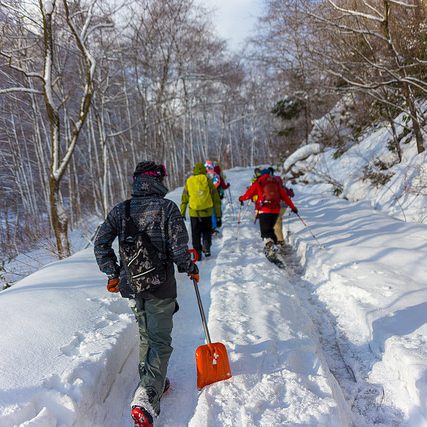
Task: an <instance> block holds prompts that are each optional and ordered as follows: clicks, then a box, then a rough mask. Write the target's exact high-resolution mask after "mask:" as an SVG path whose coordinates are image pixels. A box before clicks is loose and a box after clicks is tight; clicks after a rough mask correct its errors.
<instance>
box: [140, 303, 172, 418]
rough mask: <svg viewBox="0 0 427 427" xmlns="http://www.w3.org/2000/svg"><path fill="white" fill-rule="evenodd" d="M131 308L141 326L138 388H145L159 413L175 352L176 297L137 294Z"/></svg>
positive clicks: (152, 404)
mask: <svg viewBox="0 0 427 427" xmlns="http://www.w3.org/2000/svg"><path fill="white" fill-rule="evenodd" d="M134 301H135V303H134V304H133V305H132V310H133V312H134V314H135V317H136V320H137V322H138V328H139V377H140V383H139V387H138V389H137V392H138V390H140V389H142V390H145V392H146V393H147V395H148V396H149V400H150V403H151V406H152V407H153V409H154V410H155V412H156V413H157V414H159V413H160V398H161V397H162V394H163V390H164V387H165V380H166V372H167V369H168V363H169V358H170V355H171V353H172V346H171V343H172V336H171V334H172V326H173V321H172V316H173V315H174V313H175V312H176V311H177V302H176V299H175V298H165V299H158V298H151V299H144V298H142V297H140V296H138V295H137V296H136V298H135V300H134Z"/></svg>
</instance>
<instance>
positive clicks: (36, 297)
mask: <svg viewBox="0 0 427 427" xmlns="http://www.w3.org/2000/svg"><path fill="white" fill-rule="evenodd" d="M227 175H228V178H229V180H230V181H231V183H232V187H231V190H232V196H233V200H234V201H235V200H236V199H237V196H238V195H240V194H242V193H243V191H244V189H245V186H246V185H247V184H248V182H249V180H250V177H251V171H250V170H247V169H234V170H232V171H229V172H228V173H227ZM295 190H296V197H295V199H294V200H295V204H296V205H297V206H298V208H299V209H300V213H301V216H302V217H303V218H304V220H305V221H306V222H307V224H308V225H309V227H310V230H311V232H312V233H313V234H314V235H315V236H316V237H317V239H318V240H319V242H320V246H319V244H318V243H317V242H316V241H315V240H314V239H313V237H312V235H311V234H310V232H309V230H308V229H306V227H305V226H304V225H303V224H302V223H301V221H300V220H299V219H298V218H296V217H295V216H294V215H292V214H291V216H286V217H285V219H286V221H285V224H284V229H285V230H286V231H287V233H288V237H289V242H290V243H292V245H293V247H294V251H292V250H291V248H289V250H288V255H287V262H288V267H289V268H288V269H287V270H286V271H283V270H279V269H278V268H277V267H275V266H274V265H272V264H270V263H269V262H268V261H267V260H266V259H265V258H264V256H263V254H262V242H261V240H260V238H259V232H258V224H254V223H253V216H252V207H248V208H246V209H244V210H243V215H242V223H241V224H240V225H239V226H238V225H237V222H236V214H237V208H238V206H237V204H236V203H234V206H233V207H234V209H232V207H231V206H230V205H229V204H227V203H224V206H225V213H224V221H223V222H224V226H223V230H222V234H221V237H220V238H218V239H216V240H215V242H214V248H213V256H212V258H210V259H208V260H203V261H202V262H201V263H200V268H201V283H200V291H201V294H202V299H203V301H204V305H205V311H206V313H207V315H208V323H209V328H210V333H211V337H212V339H213V340H214V341H220V342H223V343H224V344H225V345H226V347H227V349H228V353H229V357H230V362H231V369H232V372H233V377H232V378H231V379H230V380H227V381H223V382H220V383H216V384H213V385H210V386H207V387H205V388H204V389H203V390H202V391H201V392H198V391H197V389H196V373H195V361H194V350H195V349H196V347H197V346H198V345H201V344H203V343H204V335H203V330H202V326H201V322H200V316H199V312H198V308H197V304H196V299H195V295H194V289H193V287H192V283H191V282H190V281H189V280H188V278H187V277H186V276H185V275H179V274H178V291H179V296H178V301H179V304H180V307H181V309H180V311H179V312H178V313H177V314H176V317H175V327H174V334H173V346H174V349H175V350H174V353H173V355H172V358H171V361H170V366H169V376H170V379H171V381H172V387H171V389H170V391H169V392H168V393H167V394H166V395H165V396H164V398H163V400H162V413H161V416H160V418H159V420H158V422H157V423H156V427H157V426H174V427H177V426H187V425H189V426H192V427H199V426H233V427H234V426H252V425H259V426H261V425H262V426H285V425H289V426H296V425H301V426H302V425H303V426H346V425H356V426H363V425H367V426H371V425H383V426H390V425H402V426H411V427H419V426H424V425H426V426H427V406H426V405H427V357H426V356H427V354H426V353H427V344H426V339H427V326H426V325H427V310H426V308H427V281H426V279H425V277H426V272H427V271H426V266H425V260H426V255H427V226H426V225H422V224H410V223H404V222H401V221H399V220H397V219H393V218H391V217H389V216H386V215H385V214H382V213H378V212H376V211H374V210H373V209H372V208H371V206H370V205H369V203H366V202H359V203H351V202H348V201H345V200H340V199H336V198H333V197H328V196H324V195H321V194H319V193H318V191H317V190H316V192H311V193H310V189H309V188H306V189H305V188H302V187H301V188H300V187H297V188H296V189H295ZM180 193H181V190H180V189H178V190H175V191H174V192H172V193H170V194H169V196H168V197H170V198H172V199H173V200H175V201H178V200H179V198H180ZM0 312H1V313H2V319H4V324H3V328H2V334H1V336H0V346H1V349H2V351H1V352H0V372H1V375H0V425H1V426H2V427H3V426H5V427H8V426H15V425H22V426H43V427H50V426H73V425H74V426H79V427H80V426H112V427H113V426H130V425H132V423H131V421H130V419H129V406H128V405H129V401H130V398H131V394H132V392H133V390H134V388H135V387H136V385H137V353H138V352H137V343H138V337H137V329H136V324H135V322H134V320H133V317H132V314H131V312H130V309H129V307H128V304H127V302H126V300H123V299H121V298H120V297H118V296H117V295H112V294H108V293H107V292H106V290H105V277H104V276H103V275H102V274H101V273H100V272H99V271H98V269H97V266H96V263H95V260H94V256H93V253H92V248H87V249H85V250H83V251H81V252H79V253H77V254H75V255H74V256H72V257H70V258H69V259H67V260H64V261H61V262H55V263H52V264H50V265H47V266H46V267H44V268H42V269H41V270H39V271H37V272H36V273H34V274H32V275H31V276H28V277H27V278H25V279H24V280H22V281H20V282H19V283H17V284H16V285H14V286H13V287H12V288H10V289H8V290H6V291H3V292H0Z"/></svg>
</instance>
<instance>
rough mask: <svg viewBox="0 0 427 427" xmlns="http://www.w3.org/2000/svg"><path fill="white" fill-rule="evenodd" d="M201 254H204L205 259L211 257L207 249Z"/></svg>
mask: <svg viewBox="0 0 427 427" xmlns="http://www.w3.org/2000/svg"><path fill="white" fill-rule="evenodd" d="M203 253H204V254H205V257H208V256H211V251H210V250H209V249H207V250H205V251H203Z"/></svg>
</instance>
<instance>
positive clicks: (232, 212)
mask: <svg viewBox="0 0 427 427" xmlns="http://www.w3.org/2000/svg"><path fill="white" fill-rule="evenodd" d="M227 190H228V192H226V194H227V198H228V203H229V205H230V206H231V214H232V215H233V217H234V203H233V198H232V197H231V190H230V187H228V188H227Z"/></svg>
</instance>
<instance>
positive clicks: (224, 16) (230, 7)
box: [198, 0, 264, 49]
mask: <svg viewBox="0 0 427 427" xmlns="http://www.w3.org/2000/svg"><path fill="white" fill-rule="evenodd" d="M198 1H199V3H200V4H203V5H204V6H206V7H207V8H209V9H213V10H214V11H215V12H214V19H213V21H214V23H215V26H216V28H217V30H218V33H219V35H220V37H222V38H225V39H227V40H229V42H230V46H231V47H232V48H233V49H239V48H241V47H242V46H243V41H244V39H245V38H246V37H250V36H251V34H252V31H253V28H254V25H255V24H256V18H257V17H258V16H260V15H261V13H262V10H263V4H264V2H263V0H198Z"/></svg>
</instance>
